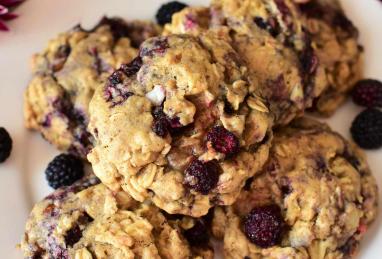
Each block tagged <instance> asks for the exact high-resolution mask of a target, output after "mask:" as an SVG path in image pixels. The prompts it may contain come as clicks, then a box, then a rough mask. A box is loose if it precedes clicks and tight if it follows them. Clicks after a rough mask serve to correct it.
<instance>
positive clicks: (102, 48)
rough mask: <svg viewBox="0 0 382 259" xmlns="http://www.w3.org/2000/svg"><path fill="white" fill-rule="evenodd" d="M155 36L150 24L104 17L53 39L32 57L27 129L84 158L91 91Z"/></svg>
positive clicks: (26, 97) (88, 139)
mask: <svg viewBox="0 0 382 259" xmlns="http://www.w3.org/2000/svg"><path fill="white" fill-rule="evenodd" d="M158 33H159V29H158V28H157V27H156V25H154V24H151V23H149V22H141V21H131V22H125V21H122V20H120V19H117V18H113V19H108V18H104V19H102V20H101V22H100V23H99V24H98V25H97V26H96V27H95V28H94V29H93V30H91V31H86V30H84V29H82V28H81V27H80V26H77V27H75V28H73V29H72V30H70V31H68V32H65V33H61V34H60V35H58V36H57V37H56V38H55V39H52V40H51V41H50V42H49V44H48V46H47V48H46V49H45V50H44V51H42V52H41V53H39V54H36V55H34V56H33V58H32V64H31V65H32V72H33V78H32V80H31V82H30V83H29V85H28V87H27V89H26V91H25V94H24V118H25V119H24V120H25V125H26V127H27V128H29V129H33V130H36V131H39V132H40V133H41V134H42V136H43V137H44V138H45V139H47V140H48V141H49V142H50V143H52V144H53V145H55V146H56V147H57V148H59V149H60V150H65V151H66V150H67V151H69V152H71V153H73V154H75V155H78V156H80V157H82V158H86V154H87V153H88V151H89V149H90V148H91V147H92V142H93V138H92V137H91V135H90V134H89V133H88V132H87V130H86V127H87V123H88V120H89V114H88V105H89V102H90V100H91V98H92V96H93V93H94V90H95V89H96V88H97V87H98V86H100V85H102V84H103V82H104V80H105V79H106V78H107V76H108V75H109V74H110V73H111V72H112V71H113V70H114V69H115V68H117V67H119V66H120V65H121V64H122V63H126V62H129V61H131V60H132V59H133V58H134V57H135V56H136V54H137V47H138V46H139V44H140V42H141V41H143V40H144V39H146V38H148V37H151V36H155V35H157V34H158Z"/></svg>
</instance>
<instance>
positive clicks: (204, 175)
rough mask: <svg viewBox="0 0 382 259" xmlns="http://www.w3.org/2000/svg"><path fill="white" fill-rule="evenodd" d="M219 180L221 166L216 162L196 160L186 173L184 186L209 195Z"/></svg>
mask: <svg viewBox="0 0 382 259" xmlns="http://www.w3.org/2000/svg"><path fill="white" fill-rule="evenodd" d="M218 180H219V165H218V164H217V162H216V161H208V162H202V161H200V160H197V159H196V160H194V161H192V162H191V164H190V165H189V166H188V168H187V169H186V171H185V176H184V185H185V186H186V187H188V188H190V189H192V190H194V191H197V192H200V193H201V194H205V195H206V194H208V193H209V192H210V191H211V190H212V189H213V188H215V187H216V185H217V183H218Z"/></svg>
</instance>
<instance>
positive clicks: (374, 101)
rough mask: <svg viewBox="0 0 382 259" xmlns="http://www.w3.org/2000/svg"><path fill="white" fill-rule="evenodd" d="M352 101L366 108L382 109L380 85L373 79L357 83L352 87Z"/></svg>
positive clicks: (381, 88)
mask: <svg viewBox="0 0 382 259" xmlns="http://www.w3.org/2000/svg"><path fill="white" fill-rule="evenodd" d="M353 101H354V102H355V103H356V104H358V105H361V106H365V107H368V108H372V107H382V83H381V82H380V81H377V80H373V79H365V80H361V81H359V82H358V83H357V84H356V85H355V86H354V90H353Z"/></svg>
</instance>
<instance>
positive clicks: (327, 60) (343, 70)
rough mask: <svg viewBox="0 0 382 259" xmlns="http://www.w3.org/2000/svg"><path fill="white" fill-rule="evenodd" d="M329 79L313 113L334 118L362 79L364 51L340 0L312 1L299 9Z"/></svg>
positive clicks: (315, 101)
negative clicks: (335, 113) (337, 110)
mask: <svg viewBox="0 0 382 259" xmlns="http://www.w3.org/2000/svg"><path fill="white" fill-rule="evenodd" d="M299 9H300V11H301V13H302V14H303V16H304V24H305V28H306V30H307V31H308V32H309V34H310V35H311V37H312V41H313V42H314V45H315V49H316V53H317V56H318V59H319V62H320V64H321V66H322V67H323V68H324V69H325V73H326V75H327V85H326V87H325V91H324V92H323V93H322V94H321V95H320V96H319V97H318V98H316V99H315V100H314V106H313V111H315V112H318V113H320V114H323V115H327V116H328V115H331V114H333V113H334V112H335V110H336V109H337V108H338V107H339V106H340V105H341V104H342V103H343V102H344V101H345V100H346V97H347V96H348V95H349V93H350V92H351V90H352V89H353V87H354V86H355V84H356V83H357V81H358V80H359V79H360V78H361V77H362V65H363V64H362V59H363V48H362V46H360V45H359V42H358V30H357V28H356V27H355V26H354V25H353V23H352V22H351V21H350V20H349V18H348V17H347V16H346V14H345V12H344V11H343V9H342V7H341V4H340V3H339V1H337V0H330V1H328V0H310V1H307V2H306V3H302V4H300V5H299Z"/></svg>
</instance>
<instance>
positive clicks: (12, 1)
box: [0, 0, 24, 7]
mask: <svg viewBox="0 0 382 259" xmlns="http://www.w3.org/2000/svg"><path fill="white" fill-rule="evenodd" d="M23 1H24V0H0V5H3V6H7V7H11V6H16V5H18V4H21V3H22V2H23Z"/></svg>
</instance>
